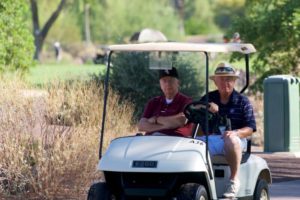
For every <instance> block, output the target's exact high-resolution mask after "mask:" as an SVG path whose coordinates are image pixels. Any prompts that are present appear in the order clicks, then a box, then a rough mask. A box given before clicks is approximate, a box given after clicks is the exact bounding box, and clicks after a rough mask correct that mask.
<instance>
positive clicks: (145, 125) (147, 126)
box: [138, 118, 166, 132]
mask: <svg viewBox="0 0 300 200" xmlns="http://www.w3.org/2000/svg"><path fill="white" fill-rule="evenodd" d="M149 121H150V120H148V119H147V118H142V119H141V120H140V121H139V123H138V130H139V131H144V132H153V131H158V130H162V129H166V128H165V127H164V125H162V124H158V123H150V122H149Z"/></svg>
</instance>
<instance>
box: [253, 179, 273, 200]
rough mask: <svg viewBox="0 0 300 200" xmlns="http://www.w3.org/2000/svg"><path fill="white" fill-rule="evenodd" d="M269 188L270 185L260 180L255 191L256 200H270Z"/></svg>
mask: <svg viewBox="0 0 300 200" xmlns="http://www.w3.org/2000/svg"><path fill="white" fill-rule="evenodd" d="M269 199H270V197H269V187H268V183H267V181H266V180H264V179H258V181H257V183H256V186H255V191H254V200H269Z"/></svg>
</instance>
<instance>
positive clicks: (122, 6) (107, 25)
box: [91, 0, 182, 43]
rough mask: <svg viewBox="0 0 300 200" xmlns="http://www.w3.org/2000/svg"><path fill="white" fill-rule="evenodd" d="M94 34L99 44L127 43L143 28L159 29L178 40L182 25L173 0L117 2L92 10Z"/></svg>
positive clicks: (120, 0)
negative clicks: (172, 2) (171, 0)
mask: <svg viewBox="0 0 300 200" xmlns="http://www.w3.org/2000/svg"><path fill="white" fill-rule="evenodd" d="M91 13H92V14H91V15H92V19H91V32H92V34H91V35H92V38H93V40H94V41H96V42H99V43H123V42H126V41H128V39H129V38H130V36H131V35H132V34H133V33H134V32H136V31H140V30H141V29H143V28H153V29H158V30H160V31H161V32H163V33H164V34H165V35H166V36H167V38H169V39H171V40H178V39H180V38H181V37H182V35H180V33H179V21H178V16H177V14H176V12H175V11H174V9H173V7H172V6H171V4H170V1H169V0H161V1H159V2H158V1H156V0H148V1H140V0H114V1H106V2H105V3H101V4H100V3H99V4H97V5H94V6H93V7H92V8H91Z"/></svg>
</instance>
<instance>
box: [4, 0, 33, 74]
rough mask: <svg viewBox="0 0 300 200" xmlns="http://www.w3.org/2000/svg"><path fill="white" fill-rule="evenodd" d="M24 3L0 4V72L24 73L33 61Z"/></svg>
mask: <svg viewBox="0 0 300 200" xmlns="http://www.w3.org/2000/svg"><path fill="white" fill-rule="evenodd" d="M27 9H28V8H27V7H26V1H24V0H21V1H14V0H2V1H1V2H0V13H1V14H0V44H1V45H0V71H2V72H3V71H16V70H17V71H20V72H24V71H26V70H27V69H28V68H29V67H30V66H31V65H32V61H33V51H34V45H33V44H34V43H33V37H32V34H31V33H30V31H29V30H28V28H27V27H26V24H25V23H24V19H23V16H24V13H25V12H26V10H27Z"/></svg>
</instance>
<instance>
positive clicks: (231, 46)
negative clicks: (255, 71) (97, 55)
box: [108, 42, 256, 54]
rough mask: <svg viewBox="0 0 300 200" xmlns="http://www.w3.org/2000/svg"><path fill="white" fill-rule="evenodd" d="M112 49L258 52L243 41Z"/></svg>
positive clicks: (174, 43) (115, 46) (129, 46)
mask: <svg viewBox="0 0 300 200" xmlns="http://www.w3.org/2000/svg"><path fill="white" fill-rule="evenodd" d="M108 49H109V50H110V51H194V52H223V53H229V52H240V53H242V54H250V53H254V52H256V49H255V48H254V46H253V45H252V44H242V43H180V42H155V43H141V44H120V45H111V46H109V47H108Z"/></svg>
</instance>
